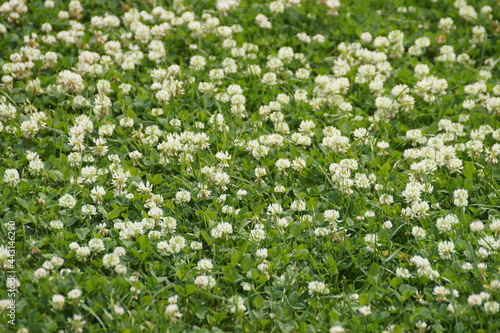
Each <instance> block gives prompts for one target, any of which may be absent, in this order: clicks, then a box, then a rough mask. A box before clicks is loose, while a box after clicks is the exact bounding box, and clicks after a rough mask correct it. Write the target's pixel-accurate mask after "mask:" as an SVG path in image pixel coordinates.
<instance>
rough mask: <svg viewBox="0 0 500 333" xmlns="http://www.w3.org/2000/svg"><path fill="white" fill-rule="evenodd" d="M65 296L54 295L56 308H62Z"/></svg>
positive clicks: (53, 299)
mask: <svg viewBox="0 0 500 333" xmlns="http://www.w3.org/2000/svg"><path fill="white" fill-rule="evenodd" d="M64 302H65V298H64V296H63V295H59V294H55V295H53V296H52V306H53V307H54V309H56V310H62V308H63V306H64Z"/></svg>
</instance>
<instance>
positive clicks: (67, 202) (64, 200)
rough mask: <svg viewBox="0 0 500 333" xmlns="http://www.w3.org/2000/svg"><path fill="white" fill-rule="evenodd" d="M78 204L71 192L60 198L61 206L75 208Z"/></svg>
mask: <svg viewBox="0 0 500 333" xmlns="http://www.w3.org/2000/svg"><path fill="white" fill-rule="evenodd" d="M75 205H76V200H75V199H74V198H73V196H72V195H71V194H65V195H63V196H62V197H61V198H59V206H61V207H63V208H73V207H75Z"/></svg>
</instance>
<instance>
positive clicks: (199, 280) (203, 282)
mask: <svg viewBox="0 0 500 333" xmlns="http://www.w3.org/2000/svg"><path fill="white" fill-rule="evenodd" d="M194 284H195V285H196V286H197V287H198V288H200V289H211V288H213V287H215V285H216V281H215V279H214V278H213V277H212V276H207V275H199V276H197V277H196V278H195V279H194Z"/></svg>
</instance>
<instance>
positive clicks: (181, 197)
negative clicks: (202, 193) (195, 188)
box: [175, 190, 191, 204]
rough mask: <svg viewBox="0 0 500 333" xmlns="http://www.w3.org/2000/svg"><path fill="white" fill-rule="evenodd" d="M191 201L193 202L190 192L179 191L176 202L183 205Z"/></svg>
mask: <svg viewBox="0 0 500 333" xmlns="http://www.w3.org/2000/svg"><path fill="white" fill-rule="evenodd" d="M189 201H191V193H189V191H186V190H179V191H178V192H177V193H176V194H175V202H177V203H179V204H182V203H187V202H189Z"/></svg>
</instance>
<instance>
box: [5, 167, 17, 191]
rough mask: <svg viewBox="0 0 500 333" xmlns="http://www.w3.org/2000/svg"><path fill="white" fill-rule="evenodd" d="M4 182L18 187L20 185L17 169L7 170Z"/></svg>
mask: <svg viewBox="0 0 500 333" xmlns="http://www.w3.org/2000/svg"><path fill="white" fill-rule="evenodd" d="M3 181H4V182H5V184H7V185H9V186H12V187H14V186H17V184H19V181H20V178H19V172H18V171H17V170H16V169H7V170H5V173H4V175H3Z"/></svg>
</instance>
